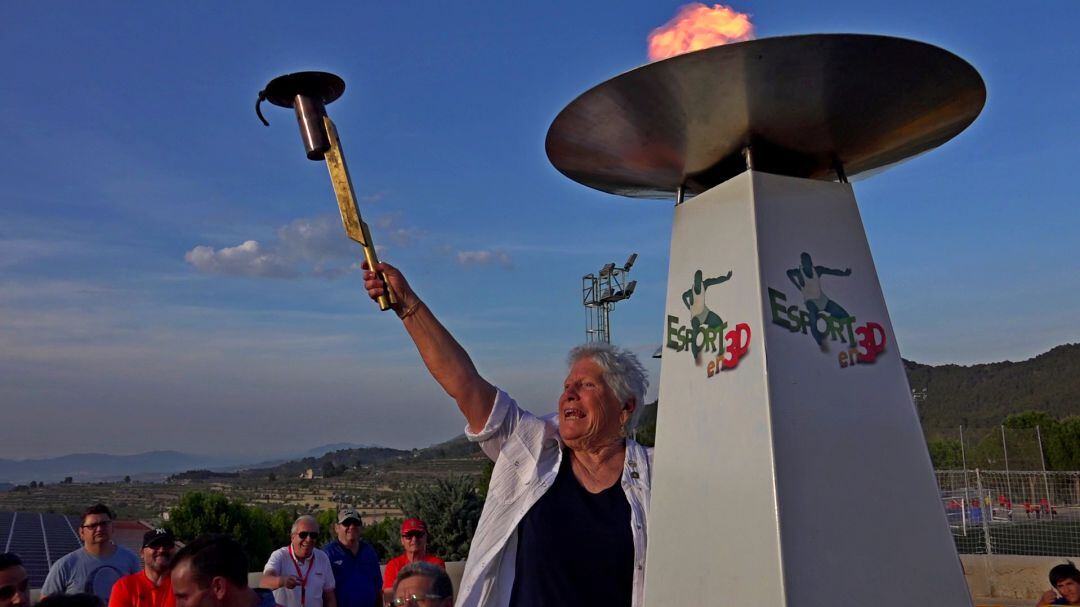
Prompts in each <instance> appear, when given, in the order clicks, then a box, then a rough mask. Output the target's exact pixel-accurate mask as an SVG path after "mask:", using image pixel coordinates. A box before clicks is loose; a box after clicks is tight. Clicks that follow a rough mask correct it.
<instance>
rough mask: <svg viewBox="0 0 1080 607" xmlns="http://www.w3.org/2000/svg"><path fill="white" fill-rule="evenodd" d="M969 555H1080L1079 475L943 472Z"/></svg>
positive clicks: (941, 483)
mask: <svg viewBox="0 0 1080 607" xmlns="http://www.w3.org/2000/svg"><path fill="white" fill-rule="evenodd" d="M937 481H938V487H939V488H940V489H941V497H942V501H943V503H944V505H945V513H946V516H947V518H948V520H949V526H950V527H951V528H952V531H953V538H954V539H955V540H956V548H957V550H958V551H959V552H961V553H964V554H1022V555H1039V556H1078V555H1080V472H1044V471H1041V470H1040V471H1028V470H1010V471H1008V472H1006V471H1004V470H979V469H975V470H966V471H965V470H939V471H938V472H937Z"/></svg>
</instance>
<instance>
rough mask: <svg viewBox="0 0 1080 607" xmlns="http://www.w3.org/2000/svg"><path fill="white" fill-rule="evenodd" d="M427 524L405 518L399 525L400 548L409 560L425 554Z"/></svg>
mask: <svg viewBox="0 0 1080 607" xmlns="http://www.w3.org/2000/svg"><path fill="white" fill-rule="evenodd" d="M427 541H428V530H427V523H425V522H424V521H422V520H420V519H418V518H407V519H405V521H404V522H402V523H401V547H402V548H404V549H405V554H407V555H409V559H410V560H415V559H418V558H421V557H423V556H424V555H425V554H427Z"/></svg>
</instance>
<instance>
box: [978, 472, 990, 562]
mask: <svg viewBox="0 0 1080 607" xmlns="http://www.w3.org/2000/svg"><path fill="white" fill-rule="evenodd" d="M975 490H976V491H977V492H978V493H977V495H978V496H980V497H982V495H983V486H982V475H980V474H979V469H978V468H976V469H975ZM979 509H980V510H982V504H981V503H980V504H979ZM979 514H980V515H981V516H980V517H979V518H980V519H981V520H982V528H983V538H985V541H986V554H993V549H992V548H991V547H990V524H989V523H987V522H986V513H985V512H980V513H979Z"/></svg>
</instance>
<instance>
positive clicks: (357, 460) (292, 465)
mask: <svg viewBox="0 0 1080 607" xmlns="http://www.w3.org/2000/svg"><path fill="white" fill-rule="evenodd" d="M411 456H412V452H411V451H405V450H403V449H391V448H389V447H360V448H356V449H339V450H337V451H331V452H330V453H325V454H323V455H322V456H320V457H304V458H301V459H294V460H291V461H287V462H284V463H281V464H277V465H274V466H267V467H258V468H249V469H246V470H242V471H241V474H243V475H244V476H267V475H269V474H271V473H273V474H274V475H276V476H278V477H282V478H287V477H291V476H299V475H300V474H302V473H303V472H305V471H306V470H307V469H308V468H311V469H312V470H313V471H314V472H315V473H316V474H321V473H322V471H323V470H324V469H325V467H326V466H327V464H332V465H333V466H335V467H338V468H356V467H358V466H370V465H374V464H381V463H384V462H388V461H392V460H395V459H399V458H405V457H411Z"/></svg>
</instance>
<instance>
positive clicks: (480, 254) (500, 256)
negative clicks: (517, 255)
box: [457, 249, 514, 268]
mask: <svg viewBox="0 0 1080 607" xmlns="http://www.w3.org/2000/svg"><path fill="white" fill-rule="evenodd" d="M457 262H458V263H459V264H461V265H463V266H488V265H499V266H502V267H504V268H510V267H513V265H514V264H513V262H512V261H511V259H510V255H509V253H507V252H506V251H498V250H485V249H481V250H478V251H458V252H457Z"/></svg>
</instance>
